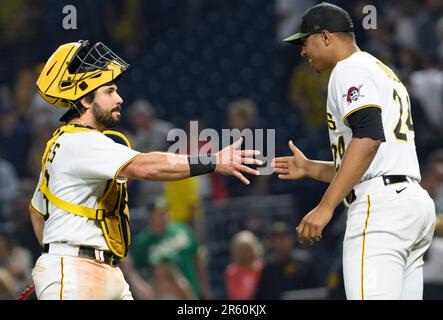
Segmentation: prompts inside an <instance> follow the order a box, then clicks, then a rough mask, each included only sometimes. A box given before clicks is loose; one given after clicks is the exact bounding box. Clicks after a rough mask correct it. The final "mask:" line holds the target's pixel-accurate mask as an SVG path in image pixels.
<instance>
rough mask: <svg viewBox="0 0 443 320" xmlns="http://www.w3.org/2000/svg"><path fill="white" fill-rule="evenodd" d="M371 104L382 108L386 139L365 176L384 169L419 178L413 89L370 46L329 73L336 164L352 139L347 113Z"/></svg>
mask: <svg viewBox="0 0 443 320" xmlns="http://www.w3.org/2000/svg"><path fill="white" fill-rule="evenodd" d="M366 107H376V108H380V109H381V111H382V121H383V129H384V134H385V138H386V142H384V143H382V144H381V145H380V148H379V149H378V152H377V154H376V156H375V158H374V160H373V161H372V163H371V165H370V167H369V168H368V170H367V171H366V173H365V174H364V175H363V176H362V178H361V181H366V180H369V179H371V178H374V177H377V176H381V175H406V176H409V177H411V178H414V179H416V180H418V181H419V180H420V169H419V164H418V160H417V154H416V150H415V142H414V131H413V126H412V118H411V106H410V102H409V96H408V92H407V90H406V88H405V86H404V85H403V84H402V83H401V82H400V80H398V78H397V76H396V75H395V73H394V72H393V71H392V70H391V69H389V68H388V67H387V66H386V65H384V64H383V63H382V62H381V61H379V60H378V59H377V58H375V57H374V56H372V55H370V54H369V53H367V52H356V53H354V54H353V55H351V56H350V57H348V58H346V59H344V60H341V61H339V62H338V63H337V65H336V66H335V68H334V69H333V71H332V73H331V76H330V79H329V84H328V100H327V117H328V127H329V137H330V141H331V149H332V154H333V159H334V162H335V165H336V168H337V169H338V167H339V166H340V163H341V161H342V159H343V155H344V153H345V150H346V147H347V146H348V144H349V142H350V141H351V139H352V130H351V128H350V127H349V124H348V122H347V117H348V116H349V115H351V114H352V113H353V112H356V111H358V110H360V109H363V108H366Z"/></svg>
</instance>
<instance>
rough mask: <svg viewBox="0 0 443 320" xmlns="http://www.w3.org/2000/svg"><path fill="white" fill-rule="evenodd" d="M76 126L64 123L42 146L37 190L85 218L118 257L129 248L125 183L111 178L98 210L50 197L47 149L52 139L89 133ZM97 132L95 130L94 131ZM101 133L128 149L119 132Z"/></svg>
mask: <svg viewBox="0 0 443 320" xmlns="http://www.w3.org/2000/svg"><path fill="white" fill-rule="evenodd" d="M91 130H94V129H90V128H87V127H84V126H82V125H79V124H68V125H65V126H62V127H60V128H58V129H57V130H56V131H55V132H54V134H53V137H52V138H51V140H49V141H48V143H47V144H46V149H45V152H44V153H43V157H42V181H41V184H40V186H39V189H40V190H41V191H42V192H43V194H44V195H45V197H46V199H48V201H49V202H51V203H52V204H53V205H55V206H56V207H58V208H60V209H62V210H64V211H66V212H69V213H71V214H75V215H79V216H82V217H86V218H89V219H93V220H95V221H96V222H97V223H98V224H100V227H101V229H102V231H103V236H104V237H105V240H106V244H107V245H108V247H109V249H110V250H111V251H112V253H114V254H115V255H116V256H118V257H119V258H124V257H126V255H127V252H128V248H129V245H130V244H131V230H130V225H129V208H128V192H127V186H126V180H123V179H118V178H115V179H113V180H109V181H108V182H107V185H106V189H105V192H104V194H103V196H102V198H101V199H100V201H99V204H98V208H89V207H84V206H81V205H77V204H74V203H70V202H67V201H65V200H63V199H61V198H59V197H57V196H56V195H54V194H53V193H52V192H51V190H50V189H49V186H48V181H47V178H46V176H47V175H46V162H47V160H48V157H49V154H50V150H51V148H52V146H53V144H54V143H55V142H56V140H57V139H58V138H59V137H60V136H61V135H62V134H75V133H79V132H85V131H91ZM97 132H98V131H97ZM103 134H105V135H106V136H108V137H110V138H111V139H113V140H114V141H116V142H117V143H122V144H124V145H126V146H127V147H129V148H130V147H131V145H130V143H129V141H128V139H127V138H126V137H125V136H124V135H123V134H121V133H120V132H116V131H112V130H107V131H104V132H103Z"/></svg>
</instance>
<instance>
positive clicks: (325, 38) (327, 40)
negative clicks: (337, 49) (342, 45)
mask: <svg viewBox="0 0 443 320" xmlns="http://www.w3.org/2000/svg"><path fill="white" fill-rule="evenodd" d="M320 37H321V40H322V42H323V43H324V45H325V46H326V47H327V46H329V45H330V44H331V33H330V32H329V31H327V30H323V31H322V32H321V33H320Z"/></svg>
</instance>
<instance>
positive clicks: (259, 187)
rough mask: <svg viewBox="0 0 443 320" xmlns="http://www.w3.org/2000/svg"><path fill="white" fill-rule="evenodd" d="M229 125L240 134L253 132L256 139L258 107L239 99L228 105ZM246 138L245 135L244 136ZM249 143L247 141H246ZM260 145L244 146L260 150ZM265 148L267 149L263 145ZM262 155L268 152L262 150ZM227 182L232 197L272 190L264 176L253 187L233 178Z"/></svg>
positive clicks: (255, 143) (268, 177)
mask: <svg viewBox="0 0 443 320" xmlns="http://www.w3.org/2000/svg"><path fill="white" fill-rule="evenodd" d="M227 117H228V124H229V127H230V129H231V130H232V129H238V130H240V132H242V131H243V130H245V129H246V130H251V132H252V137H251V138H255V136H254V135H255V134H254V130H255V129H258V128H259V117H258V111H257V106H256V104H255V102H254V101H252V100H251V99H238V100H234V101H232V102H231V103H229V105H228V115H227ZM242 135H243V136H244V134H242ZM245 142H247V141H245ZM258 146H259V145H258V144H257V142H256V141H254V145H252V146H250V145H246V144H245V143H244V144H243V146H242V149H245V148H257V149H258V150H260V148H258ZM263 147H266V146H265V145H263ZM260 151H261V153H262V154H266V150H260ZM223 178H224V180H225V181H226V186H227V191H228V193H229V196H231V197H239V196H246V195H253V194H266V193H269V190H270V176H269V175H262V176H258V177H255V178H254V180H253V181H252V182H251V185H249V186H245V185H244V183H242V182H240V181H239V180H238V179H232V177H223Z"/></svg>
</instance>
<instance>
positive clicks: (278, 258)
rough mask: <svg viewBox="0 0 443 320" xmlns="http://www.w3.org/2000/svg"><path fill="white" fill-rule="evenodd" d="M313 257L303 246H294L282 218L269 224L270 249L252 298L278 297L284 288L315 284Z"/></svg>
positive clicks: (279, 297)
mask: <svg viewBox="0 0 443 320" xmlns="http://www.w3.org/2000/svg"><path fill="white" fill-rule="evenodd" d="M314 270H315V268H314V261H313V260H312V256H311V255H310V253H309V252H308V251H306V250H303V249H300V248H295V247H294V240H293V234H292V233H291V232H290V231H289V229H288V227H287V225H286V224H285V223H283V222H275V223H274V224H273V225H272V239H271V251H270V252H269V257H268V259H267V260H266V261H265V265H264V268H263V271H262V275H261V279H260V282H259V285H258V288H257V292H256V294H255V298H256V299H273V300H274V299H281V298H282V294H283V293H284V292H285V291H292V290H298V289H306V288H313V287H316V286H318V280H317V276H316V274H315V272H314Z"/></svg>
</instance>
